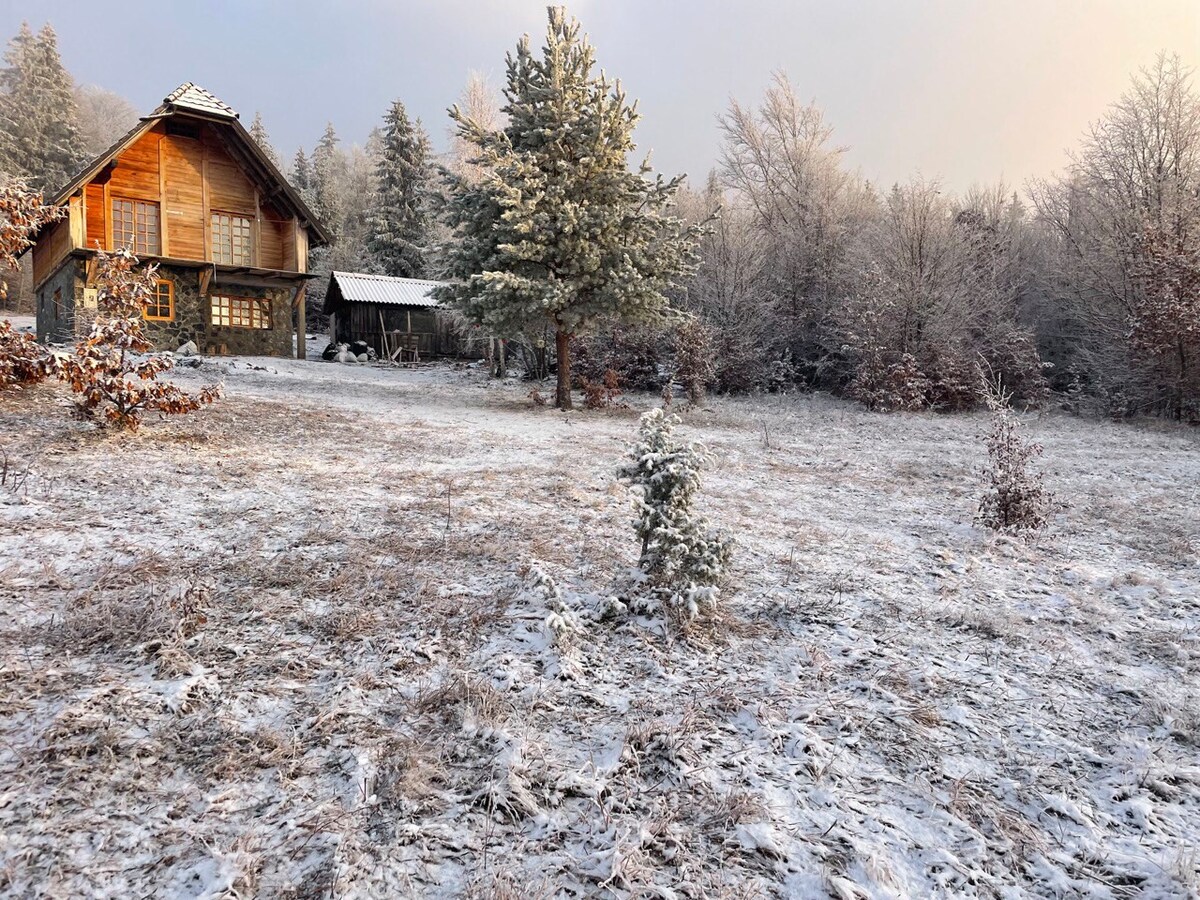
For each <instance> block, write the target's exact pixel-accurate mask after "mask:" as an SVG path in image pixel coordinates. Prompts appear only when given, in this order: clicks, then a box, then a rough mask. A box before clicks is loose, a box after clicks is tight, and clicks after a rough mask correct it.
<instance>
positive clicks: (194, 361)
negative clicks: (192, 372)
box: [175, 356, 204, 369]
mask: <svg viewBox="0 0 1200 900" xmlns="http://www.w3.org/2000/svg"><path fill="white" fill-rule="evenodd" d="M175 365H177V366H183V367H184V368H185V369H198V368H200V367H201V366H202V365H204V360H202V359H201V358H200V357H199V356H184V357H182V358H180V359H179V360H178V362H176V363H175Z"/></svg>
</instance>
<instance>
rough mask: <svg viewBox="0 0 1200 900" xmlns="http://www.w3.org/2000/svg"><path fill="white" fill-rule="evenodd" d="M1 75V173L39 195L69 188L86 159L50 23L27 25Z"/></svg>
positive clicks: (67, 78)
mask: <svg viewBox="0 0 1200 900" xmlns="http://www.w3.org/2000/svg"><path fill="white" fill-rule="evenodd" d="M4 61H5V62H6V63H7V64H8V65H7V67H6V68H5V69H4V70H3V72H0V169H2V170H3V171H5V172H7V173H8V174H10V175H17V176H20V177H22V178H24V179H25V180H26V181H27V182H28V183H29V185H30V186H31V187H33V188H34V189H35V190H40V191H54V190H57V189H58V188H60V187H62V186H63V185H65V184H66V183H67V182H68V181H69V180H70V178H71V176H72V175H73V174H74V173H75V170H76V169H77V168H78V167H79V166H80V164H82V163H83V162H84V159H85V157H86V155H87V151H86V148H85V146H84V138H83V136H82V135H81V133H80V130H79V124H78V119H79V116H78V107H77V106H76V103H75V94H74V83H73V82H72V80H71V76H70V74H69V73H68V72H67V70H66V69H65V68H63V64H62V59H61V58H60V57H59V55H58V37H57V36H56V35H55V33H54V29H53V28H51V27H50V25H49V24H47V25H45V26H44V27H43V28H42V30H41V31H40V32H39V33H38V34H37V35H34V34H33V32H31V31H30V30H29V26H28V24H24V23H23V24H22V25H21V30H20V32H19V33H18V34H17V36H16V37H15V38H13V40H12V41H11V42H10V43H9V48H8V51H7V52H6V53H5V54H4Z"/></svg>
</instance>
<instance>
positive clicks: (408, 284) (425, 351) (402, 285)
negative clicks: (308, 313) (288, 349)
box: [325, 272, 457, 359]
mask: <svg viewBox="0 0 1200 900" xmlns="http://www.w3.org/2000/svg"><path fill="white" fill-rule="evenodd" d="M440 283H441V282H437V281H426V280H424V279H421V278H393V277H391V276H388V275H364V274H360V273H356V272H333V273H332V274H331V275H330V276H329V288H328V289H327V290H326V292H325V314H326V315H328V316H329V334H330V336H331V338H332V339H333V340H334V341H335V342H337V343H340V344H349V343H352V342H354V341H366V342H367V343H368V344H370V345H371V346H372V347H374V348H375V352H376V353H378V354H379V355H380V357H381V358H388V357H391V358H393V359H397V358H399V357H400V356H401V355H402V354H401V352H400V351H403V355H404V356H406V357H407V358H410V359H411V358H414V357H416V358H426V357H431V356H443V355H446V354H451V353H455V352H456V351H457V340H456V339H455V337H454V334H453V332H452V329H451V328H450V324H449V322H448V321H446V319H445V317H444V316H442V315H439V313H438V305H437V301H435V300H434V299H433V298H432V297H431V296H429V293H430V291H432V290H433V289H434V288H435V287H438V286H439V285H440Z"/></svg>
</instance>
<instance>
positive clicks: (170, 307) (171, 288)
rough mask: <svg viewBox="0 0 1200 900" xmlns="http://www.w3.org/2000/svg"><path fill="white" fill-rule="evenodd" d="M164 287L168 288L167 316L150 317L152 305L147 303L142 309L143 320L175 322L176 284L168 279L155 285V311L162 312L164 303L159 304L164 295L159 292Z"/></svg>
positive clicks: (161, 280) (162, 279)
mask: <svg viewBox="0 0 1200 900" xmlns="http://www.w3.org/2000/svg"><path fill="white" fill-rule="evenodd" d="M163 285H166V286H167V314H166V315H165V316H158V315H154V316H152V315H150V312H149V310H150V304H149V303H147V304H146V305H145V306H143V307H142V318H143V319H145V320H146V321H147V322H173V321H175V282H173V281H171V280H170V279H168V278H160V279H158V281H157V282H155V284H154V299H155V301H156V302H155V303H154V309H158V310H161V309H162V303H160V302H157V301H160V300H161V299H162V294H161V293H160V292H159V291H160V289H161V288H162V286H163Z"/></svg>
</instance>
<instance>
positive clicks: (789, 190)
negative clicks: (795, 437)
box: [0, 24, 1200, 421]
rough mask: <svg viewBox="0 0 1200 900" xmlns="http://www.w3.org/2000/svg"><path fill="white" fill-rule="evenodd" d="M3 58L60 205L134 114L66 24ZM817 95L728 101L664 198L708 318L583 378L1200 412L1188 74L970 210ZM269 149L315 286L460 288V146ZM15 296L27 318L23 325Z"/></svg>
mask: <svg viewBox="0 0 1200 900" xmlns="http://www.w3.org/2000/svg"><path fill="white" fill-rule="evenodd" d="M5 61H6V63H7V67H6V68H5V69H4V71H3V75H2V82H0V91H2V92H0V122H2V123H3V133H2V135H0V171H5V172H8V173H9V174H12V175H16V176H19V177H22V178H24V179H25V180H27V181H28V182H29V183H30V184H31V185H32V186H33V187H35V188H38V189H42V190H46V191H53V190H54V189H55V188H56V187H57V186H58V185H60V184H62V183H63V182H65V180H66V179H67V178H68V177H69V175H70V174H71V173H72V172H73V171H74V170H75V169H76V168H77V167H78V166H79V165H81V163H82V162H83V161H85V160H86V159H89V158H90V157H91V156H93V155H95V154H96V153H98V152H99V151H100V150H102V149H103V148H104V147H106V146H108V145H109V144H110V143H111V142H112V141H113V140H115V138H116V137H118V136H119V135H120V134H121V133H122V132H123V131H124V130H125V129H127V128H128V127H129V126H130V125H131V124H132V123H133V122H134V121H136V118H137V115H138V113H137V111H136V110H134V109H133V108H132V106H131V105H130V104H129V103H128V102H127V101H126V100H124V99H123V98H122V97H120V96H117V95H115V94H113V93H112V92H110V91H107V90H104V89H103V88H100V87H95V86H87V85H78V84H76V83H75V82H74V80H73V79H72V77H71V75H70V73H69V70H68V68H67V66H66V65H65V64H64V62H63V61H62V60H61V59H60V57H59V53H58V50H57V43H56V37H55V33H54V31H53V29H52V27H51V26H50V25H49V24H46V25H45V26H43V27H42V28H41V30H40V31H39V32H37V33H36V34H35V33H34V32H32V31H31V30H30V29H29V28H28V26H23V27H22V29H21V31H20V32H19V33H18V34H17V35H16V36H15V37H14V38H13V39H12V40H11V41H10V44H9V48H8V51H7V53H6V55H5ZM801 96H802V95H801V89H800V88H798V87H797V86H795V85H793V84H791V83H790V82H789V80H788V79H787V77H786V76H784V75H782V74H778V75H776V76H775V77H774V78H773V80H772V81H771V83H770V84H769V85H767V87H766V89H765V91H764V93H763V95H762V96H761V97H759V98H754V99H749V100H746V101H733V102H731V104H730V106H729V108H728V109H726V110H724V111H723V112H720V113H719V115H718V116H717V123H718V126H717V127H719V128H720V130H721V134H722V136H723V151H722V153H721V157H720V159H718V160H714V165H713V168H712V170H711V171H710V172H709V173H707V175H705V176H704V177H701V178H699V179H696V180H695V183H691V184H688V183H686V182H685V183H682V184H679V185H678V186H677V188H676V189H674V190H672V191H671V193H670V198H669V202H670V207H671V212H672V214H673V215H676V216H678V217H680V218H682V219H683V220H685V221H687V222H690V223H698V224H700V225H701V226H702V227H701V228H700V229H699V230H698V232H697V240H698V244H699V245H698V248H697V250H698V252H697V254H696V261H695V265H694V266H693V267H692V269H691V270H689V272H688V274H687V277H686V278H681V279H677V280H676V281H675V283H673V284H672V285H671V286H670V288H669V291H668V296H669V299H670V302H671V304H672V306H673V307H674V308H675V309H677V310H679V311H682V312H684V313H686V314H689V321H690V322H691V323H692V324H691V325H690V326H689V327H688V328H686V329H680V328H678V327H675V326H673V325H663V324H662V323H661V322H659V323H655V322H642V321H638V317H636V316H634V317H629V316H624V317H613V316H608V317H604V316H602V317H600V318H599V319H598V320H597V321H596V322H595V323H593V324H592V325H591V327H589V328H587V329H581V330H580V333H579V334H576V335H572V347H573V348H574V353H573V363H572V366H571V368H572V369H573V370H574V372H575V374H576V375H577V376H579V377H583V378H586V379H589V380H590V381H591V382H592V383H600V382H601V381H602V380H603V379H604V377H605V376H606V373H610V372H611V373H612V374H609V375H608V376H607V377H608V378H609V379H610V381H611V380H614V379H615V380H617V381H619V382H620V384H621V387H622V388H625V389H634V390H636V389H652V390H656V391H657V390H659V389H660V388H661V386H662V385H661V382H662V379H663V375H662V372H663V371H666V370H674V369H677V368H679V365H680V363H682V364H683V365H684V366H685V368H686V366H687V365H688V360H701V361H702V369H703V372H702V374H703V379H704V381H705V382H706V384H708V385H709V386H710V387H711V389H712V390H715V391H717V392H719V393H728V394H740V393H748V392H756V391H780V390H788V389H791V388H803V389H825V390H830V391H833V392H835V393H838V394H843V395H846V396H848V397H851V398H854V399H856V400H858V401H860V402H862V403H863V404H865V405H866V406H867V407H869V408H871V409H875V410H913V409H934V410H943V411H953V410H960V409H966V408H970V407H972V406H974V405H976V404H977V402H978V399H977V391H976V389H975V388H976V381H977V378H976V374H975V373H976V369H977V367H979V366H980V365H983V366H985V367H986V368H988V369H989V370H990V371H993V372H995V373H997V374H998V375H999V376H1000V377H1001V378H1002V380H1003V383H1004V385H1005V387H1006V389H1007V390H1009V391H1010V392H1011V393H1012V395H1013V397H1014V399H1015V401H1016V402H1017V403H1019V404H1022V405H1025V406H1027V407H1038V406H1043V405H1045V404H1047V403H1049V402H1052V398H1053V402H1055V403H1059V404H1062V405H1065V406H1067V407H1069V408H1071V409H1074V410H1077V411H1087V412H1089V413H1094V414H1099V415H1106V416H1113V417H1125V416H1132V415H1145V414H1148V415H1159V416H1166V417H1169V418H1172V419H1176V420H1180V421H1195V420H1196V419H1197V418H1198V417H1200V300H1198V299H1197V296H1198V290H1200V287H1198V285H1200V96H1198V94H1197V92H1196V88H1195V86H1194V84H1193V80H1192V73H1191V72H1190V71H1189V70H1188V69H1187V68H1186V67H1185V66H1184V65H1183V63H1182V62H1181V61H1180V59H1179V58H1178V57H1177V56H1169V55H1165V54H1163V55H1160V56H1159V58H1157V59H1155V60H1150V61H1148V63H1147V66H1146V68H1144V69H1143V70H1141V71H1139V72H1136V73H1132V75H1131V80H1130V83H1129V87H1128V90H1127V91H1126V92H1125V93H1124V94H1123V95H1122V96H1120V97H1116V98H1113V102H1112V105H1111V107H1110V108H1109V110H1108V111H1107V112H1106V113H1105V115H1104V116H1103V117H1102V118H1101V119H1099V120H1098V121H1096V122H1094V123H1093V124H1092V125H1091V126H1090V128H1089V129H1088V131H1087V132H1086V133H1085V134H1083V135H1081V137H1080V141H1079V144H1078V146H1077V147H1075V148H1074V150H1073V151H1072V152H1071V154H1070V163H1069V165H1068V166H1066V167H1065V169H1064V170H1063V171H1062V172H1061V173H1059V174H1057V175H1051V174H1047V176H1046V177H1045V178H1043V179H1038V180H1034V181H1031V182H1030V183H1028V184H1025V185H1005V184H1002V183H994V184H988V185H980V186H977V187H975V188H972V189H971V190H969V191H967V192H965V193H964V194H962V195H961V196H955V195H953V194H951V193H949V192H948V191H946V190H945V189H943V187H942V186H941V185H940V184H939V183H938V182H937V181H936V180H935V179H930V178H923V177H914V178H913V179H911V180H909V181H907V182H904V183H898V184H893V185H878V184H872V183H870V182H868V181H866V180H865V179H864V178H863V177H862V176H861V174H860V173H858V172H856V171H854V170H852V169H850V168H849V167H848V166H847V165H846V163H845V161H844V156H845V151H846V149H847V148H846V147H844V146H842V145H840V144H839V143H838V141H837V137H836V127H835V123H833V122H831V121H830V120H829V119H828V118H827V117H826V115H825V114H824V113H823V111H822V110H821V109H820V108H819V106H817V105H815V104H814V103H810V102H806V101H804V100H802V99H800V98H801ZM511 101H512V98H511V97H510V96H507V95H506V94H505V93H504V92H502V91H501V90H499V89H497V88H496V87H494V86H493V85H491V84H489V83H488V82H487V80H485V79H484V78H483V77H482V76H480V75H479V74H477V73H472V74H471V75H470V76H469V78H468V80H467V83H466V85H465V87H464V88H463V90H462V94H461V97H460V99H459V102H458V104H457V105H456V107H455V114H456V115H457V116H458V117H459V121H460V122H470V123H472V127H478V128H481V129H490V130H502V129H504V128H505V127H507V126H506V123H507V122H508V119H509V115H510V113H511ZM431 127H435V128H436V127H441V124H440V123H434V124H433V125H432V126H431ZM251 132H252V134H253V135H254V136H255V138H256V139H257V140H258V142H259V143H260V144H261V145H262V146H263V148H264V149H266V150H267V152H268V153H269V154H270V155H271V157H272V159H273V160H275V161H276V162H277V164H278V165H279V167H280V169H281V170H283V171H284V173H285V174H286V175H287V177H288V178H289V179H290V180H291V181H292V183H293V184H294V186H295V187H296V188H298V189H299V190H300V192H301V193H302V195H303V196H304V198H305V199H306V200H307V201H308V203H309V206H310V207H311V208H312V209H313V210H314V211H315V212H316V214H317V215H318V217H319V219H320V220H321V221H322V222H323V223H324V224H325V225H327V226H328V228H329V229H330V230H331V231H332V233H333V234H334V235H335V243H334V244H333V246H332V247H330V248H325V249H322V250H320V251H318V252H317V253H315V254H314V257H313V259H312V270H313V271H314V272H316V273H318V274H324V273H327V272H328V271H331V270H333V269H339V270H347V271H360V272H375V273H381V274H388V275H398V276H406V277H430V278H442V277H446V276H447V274H448V272H450V270H451V268H452V262H451V261H450V260H449V259H448V257H449V256H452V252H451V251H452V249H453V247H454V244H455V243H456V242H457V241H458V240H459V238H458V237H457V236H456V233H455V231H454V230H453V228H452V227H450V225H449V224H448V222H449V219H448V211H449V209H450V208H451V206H452V203H451V201H450V198H449V194H450V192H451V190H452V185H453V183H454V181H455V180H456V179H462V180H466V181H467V182H479V181H480V180H482V179H483V178H484V177H485V175H486V166H485V165H483V164H481V161H480V156H479V153H480V150H479V146H478V145H477V144H475V143H473V142H472V141H471V140H470V139H469V137H468V136H467V132H466V131H464V130H463V129H462V128H456V129H455V131H454V133H453V138H452V140H451V143H450V149H449V151H448V152H447V153H445V154H435V153H434V152H433V150H432V143H431V140H430V136H429V133H428V131H427V127H426V126H425V125H423V123H421V122H420V121H415V120H413V119H412V118H410V117H409V115H408V114H407V112H406V110H405V106H404V102H403V99H402V98H399V99H397V100H395V101H394V102H393V103H392V104H391V105H390V107H389V108H388V109H387V110H385V111H383V115H382V117H381V120H380V123H379V125H378V127H377V128H375V129H374V130H373V131H372V132H371V134H370V135H368V136H367V138H366V140H365V141H364V142H363V143H361V144H347V142H345V141H343V140H341V139H340V138H339V136H338V134H337V131H336V130H335V127H334V125H333V124H332V123H330V124H329V125H327V127H326V128H325V130H324V132H323V133H322V134H320V135H319V136H317V137H316V139H315V141H314V144H313V145H312V149H311V151H306V150H305V149H304V148H299V149H297V150H296V151H295V152H294V154H292V155H291V156H290V158H289V159H287V160H285V159H284V157H283V156H282V155H281V154H280V153H279V152H278V151H277V150H276V149H275V148H274V147H273V146H272V144H271V140H270V137H269V135H268V134H267V132H266V129H265V127H264V125H263V120H262V117H261V115H257V114H256V115H255V117H254V119H253V122H252V125H251ZM631 149H632V144H631ZM9 281H10V282H11V283H12V285H13V288H12V289H11V290H10V292H9V297H10V303H9V305H11V306H14V307H15V308H16V309H18V310H20V309H22V308H24V307H27V304H28V302H29V301H28V298H27V297H26V296H25V295H23V293H22V289H21V285H22V282H21V279H20V278H18V277H16V276H13V277H11V278H10V279H9ZM316 283H318V284H321V283H323V282H321V281H320V280H318V281H317V282H316ZM309 308H310V316H311V317H312V321H311V322H310V328H311V329H314V330H317V329H320V328H321V326H322V323H321V321H320V313H319V305H318V304H310V307H309ZM472 334H473V335H477V336H478V335H481V334H482V335H483V338H482V339H483V340H485V341H487V342H488V343H489V344H494V345H496V347H497V351H499V350H500V342H503V352H499V353H496V352H492V351H489V352H490V355H499V356H500V357H501V359H503V358H504V357H505V356H507V357H508V358H511V359H514V360H520V361H521V364H522V365H523V366H524V368H525V370H526V371H527V372H528V374H530V375H531V376H537V377H544V376H545V375H546V374H547V373H548V372H549V371H550V370H551V369H552V368H553V367H554V366H555V365H556V361H555V355H554V354H555V351H554V349H552V348H551V345H552V344H553V340H552V337H553V336H552V335H551V334H550V333H549V332H548V331H547V327H546V325H545V323H541V322H536V321H531V322H515V323H508V327H506V328H505V329H504V333H498V332H497V333H490V332H488V331H487V329H483V330H482V331H481V330H480V329H478V328H476V329H474V330H473V331H472ZM685 375H686V373H685ZM693 380H694V379H693Z"/></svg>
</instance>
